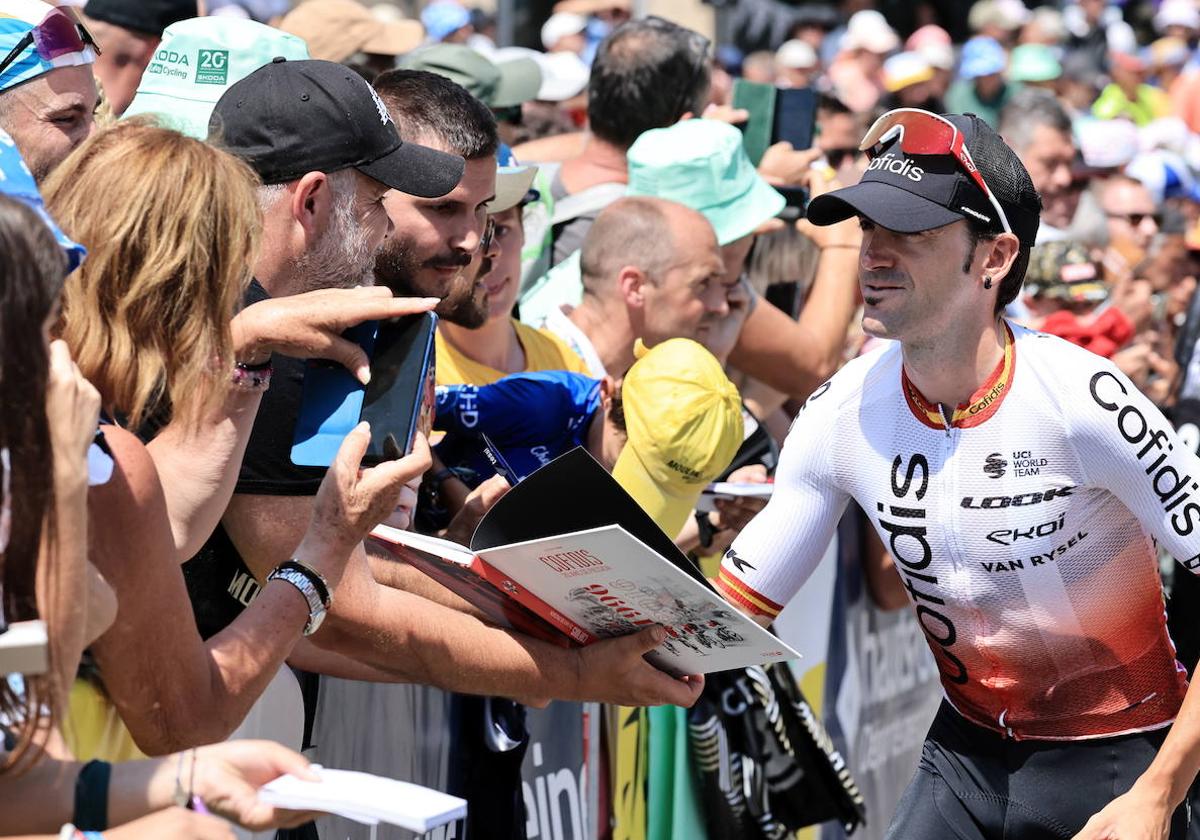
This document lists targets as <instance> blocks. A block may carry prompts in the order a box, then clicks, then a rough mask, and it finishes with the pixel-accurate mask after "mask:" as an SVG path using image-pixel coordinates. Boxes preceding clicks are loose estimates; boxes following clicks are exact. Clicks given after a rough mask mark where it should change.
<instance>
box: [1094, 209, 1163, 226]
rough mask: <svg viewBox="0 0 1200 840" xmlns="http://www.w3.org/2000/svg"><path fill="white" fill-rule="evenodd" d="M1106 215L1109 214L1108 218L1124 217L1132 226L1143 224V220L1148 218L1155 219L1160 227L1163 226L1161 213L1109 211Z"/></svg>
mask: <svg viewBox="0 0 1200 840" xmlns="http://www.w3.org/2000/svg"><path fill="white" fill-rule="evenodd" d="M1104 215H1105V216H1108V218H1110V219H1124V220H1125V221H1127V222H1129V224H1130V225H1131V226H1132V227H1139V226H1141V224H1142V222H1144V221H1145V220H1146V219H1151V220H1153V221H1154V224H1155V225H1158V226H1159V227H1161V226H1162V214H1161V213H1108V212H1106V213H1105V214H1104Z"/></svg>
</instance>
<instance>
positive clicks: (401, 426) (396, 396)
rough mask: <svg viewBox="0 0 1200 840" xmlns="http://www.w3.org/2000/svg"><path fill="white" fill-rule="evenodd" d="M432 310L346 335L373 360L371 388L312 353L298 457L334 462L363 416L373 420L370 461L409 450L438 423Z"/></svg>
mask: <svg viewBox="0 0 1200 840" xmlns="http://www.w3.org/2000/svg"><path fill="white" fill-rule="evenodd" d="M436 327H437V316H436V315H434V314H433V313H432V312H426V313H423V314H421V315H409V316H406V317H404V318H396V319H394V320H391V321H384V322H382V323H377V322H369V323H366V324H360V325H359V326H357V327H354V328H353V329H351V330H347V331H346V332H345V333H344V334H343V335H344V337H345V338H347V339H349V340H351V341H354V342H355V343H357V344H358V345H359V346H361V347H362V348H363V350H365V351H366V353H367V355H368V356H369V357H370V359H371V382H370V384H369V385H368V386H366V387H365V388H364V387H363V385H362V384H361V383H359V382H358V380H356V379H355V378H354V377H353V376H352V375H351V374H350V372H349V371H348V370H346V369H345V368H344V367H342V366H341V365H339V364H337V363H336V362H330V361H326V360H324V359H310V360H309V361H308V363H307V364H306V366H305V370H304V392H303V396H302V397H301V400H300V413H299V416H298V417H297V418H296V426H295V432H294V436H293V445H292V453H291V455H292V463H293V464H297V465H299V466H307V467H328V466H329V465H330V464H331V463H333V459H334V456H336V455H337V451H338V448H339V447H340V446H341V445H342V440H343V439H345V437H346V435H347V434H349V433H350V430H351V429H353V428H354V427H355V426H356V425H357V424H358V422H359V421H360V420H366V421H367V422H369V423H370V424H371V442H370V444H369V445H368V447H367V452H366V454H365V455H364V456H363V463H364V464H367V465H368V466H369V465H372V464H378V463H380V462H381V461H388V460H392V459H394V458H399V457H401V456H403V455H404V454H405V453H407V452H408V449H409V447H410V446H411V445H412V440H413V436H414V435H415V433H416V432H417V431H418V430H422V431H425V432H426V434H428V430H429V428H430V427H431V426H432V423H433V404H434V403H433V401H434V359H433V355H434V353H433V346H434V333H435V330H436Z"/></svg>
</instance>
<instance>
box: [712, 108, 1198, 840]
mask: <svg viewBox="0 0 1200 840" xmlns="http://www.w3.org/2000/svg"><path fill="white" fill-rule="evenodd" d="M861 146H862V149H863V150H864V151H866V152H867V154H868V156H869V158H870V163H869V165H868V167H867V171H866V173H865V174H864V175H863V178H862V180H861V181H860V182H859V183H858V184H856V185H854V186H852V187H848V188H845V189H840V190H836V191H834V192H831V193H827V194H825V195H822V196H819V197H817V198H815V199H814V200H813V201H812V203H811V204H810V205H809V208H808V217H809V219H810V220H811V221H812V222H813V223H815V224H818V225H828V224H833V223H835V222H839V221H842V220H845V219H848V218H852V217H857V218H858V221H859V224H860V226H861V227H862V230H863V241H862V246H861V249H860V255H859V286H860V289H861V291H862V295H863V300H864V309H863V319H862V324H863V329H864V331H865V332H867V333H869V334H870V335H872V336H876V337H879V338H886V339H892V340H891V341H889V342H887V345H886V346H884V347H881V348H879V350H878V351H877V352H874V353H870V354H867V355H865V356H862V357H860V358H859V359H856V360H855V361H853V362H851V363H849V364H848V365H846V366H845V367H844V368H842V370H841V371H839V372H838V373H837V375H835V376H834V377H833V378H832V379H830V380H829V381H828V382H826V383H825V384H824V385H822V386H821V387H820V388H818V389H817V390H816V391H815V392H814V393H813V395H812V397H810V398H809V400H808V402H807V403H806V404H805V406H804V409H803V411H801V413H800V414H799V415H798V416H797V418H796V422H795V423H794V424H793V426H792V429H791V431H790V432H789V435H788V438H787V441H786V443H785V445H784V448H783V451H782V454H781V457H780V464H779V468H778V471H777V473H776V479H775V492H774V496H773V497H772V499H771V501H770V503H769V504H768V505H767V507H766V509H765V510H764V511H763V512H762V513H760V514H759V515H758V516H757V517H756V518H755V519H754V521H752V522H751V523H750V525H749V526H748V527H747V528H746V529H745V530H744V531H743V532H742V533H741V535H740V536H739V537H738V538H737V539H736V540H735V541H734V543H733V545H732V546H731V548H730V550H729V551H728V552H727V553H726V555H725V558H724V560H723V562H722V566H721V570H720V573H719V577H718V588H720V589H721V590H722V592H723V593H724V594H725V596H726V597H727V598H729V600H730V601H732V602H733V603H735V604H738V605H739V606H741V607H742V608H743V609H745V610H746V611H747V612H749V613H751V614H752V615H754V616H756V617H757V618H758V619H760V620H761V621H763V622H764V623H766V622H768V621H770V620H771V619H772V618H773V617H774V616H775V615H776V614H777V613H778V612H779V611H780V610H781V609H782V607H783V606H784V605H785V604H786V603H787V602H788V601H789V600H790V599H791V598H792V597H793V596H794V595H795V593H796V591H797V590H798V589H799V588H800V586H801V585H802V584H803V583H804V581H805V580H806V579H807V578H808V576H809V575H810V574H811V573H812V571H813V569H814V568H815V566H816V564H817V563H818V562H819V560H820V558H821V555H822V553H823V552H824V550H825V547H826V545H827V543H828V541H829V538H830V536H831V534H832V533H833V530H834V528H836V525H837V521H838V519H839V518H840V516H841V513H842V511H843V510H844V509H845V507H846V505H847V504H848V502H849V501H850V499H854V500H855V501H856V502H857V503H858V505H859V506H860V507H861V508H862V510H863V511H865V512H866V514H867V516H868V517H869V518H870V519H871V520H872V522H873V524H874V525H875V528H876V530H877V532H878V533H879V536H880V538H881V540H882V541H883V543H884V545H885V546H887V547H888V551H889V552H890V554H891V556H892V558H893V559H894V561H895V568H896V570H897V572H898V574H899V576H900V579H901V581H902V583H903V585H904V587H905V589H906V590H907V591H908V593H909V596H910V599H911V600H912V602H913V606H914V608H915V610H916V616H917V620H918V622H919V623H920V625H921V628H922V630H923V632H924V634H925V636H926V640H927V642H928V644H929V647H930V651H931V653H932V655H933V659H934V661H935V662H936V663H937V666H938V670H939V672H940V676H941V681H942V687H943V691H944V693H945V697H946V701H945V702H944V703H943V705H942V708H941V709H940V711H939V712H938V715H937V717H936V719H935V721H934V723H933V725H932V727H931V728H930V730H929V733H928V735H927V736H926V741H925V746H924V750H923V754H922V759H921V763H920V766H919V767H918V768H917V771H916V774H915V776H914V778H913V781H912V783H911V784H910V786H909V788H908V790H907V791H906V793H905V794H904V796H903V797H902V798H901V800H900V803H899V805H898V808H897V811H896V814H895V816H894V818H893V820H892V824H891V827H890V828H889V830H888V832H887V834H886V835H885V836H886V837H887V838H888V840H927V838H950V837H954V838H958V840H1002V838H1009V837H1021V838H1026V837H1070V836H1072V835H1073V834H1074V833H1075V832H1078V831H1080V830H1081V829H1084V834H1083V835H1082V836H1085V837H1087V838H1089V840H1102V838H1117V837H1120V838H1128V837H1137V838H1150V837H1154V838H1156V840H1160V839H1161V838H1166V837H1168V836H1170V837H1171V838H1173V840H1175V839H1176V838H1183V837H1185V836H1190V835H1187V834H1186V832H1187V830H1188V829H1187V822H1188V815H1187V813H1186V810H1185V809H1181V808H1178V806H1179V804H1180V803H1181V802H1182V801H1183V799H1184V797H1185V795H1186V793H1187V789H1188V786H1189V785H1190V784H1191V781H1192V777H1193V775H1194V773H1195V769H1196V761H1197V760H1198V758H1197V757H1198V756H1200V749H1197V745H1198V744H1200V737H1197V734H1196V733H1197V732H1200V715H1198V714H1197V712H1196V711H1194V710H1190V706H1189V705H1188V704H1184V702H1183V701H1184V696H1185V693H1186V692H1187V680H1186V677H1185V676H1184V673H1185V672H1184V669H1183V668H1182V666H1180V665H1179V664H1178V663H1177V662H1176V659H1175V649H1174V646H1173V645H1172V643H1171V639H1170V636H1169V635H1168V632H1167V628H1166V622H1165V618H1164V609H1163V599H1162V587H1161V583H1160V580H1159V572H1158V557H1157V551H1156V548H1155V540H1157V542H1158V545H1161V546H1163V547H1164V548H1166V549H1167V550H1168V551H1170V552H1171V553H1172V554H1173V555H1174V556H1175V557H1177V558H1179V559H1180V560H1181V561H1183V562H1184V564H1185V565H1186V566H1187V567H1188V568H1190V569H1193V570H1194V569H1196V568H1197V567H1198V566H1200V559H1198V558H1200V527H1197V525H1200V492H1197V491H1198V490H1200V486H1198V485H1197V482H1196V481H1194V480H1193V478H1192V477H1193V476H1198V475H1200V459H1198V458H1197V457H1196V456H1195V455H1194V454H1193V452H1192V449H1191V447H1189V446H1185V445H1183V444H1182V443H1181V442H1180V441H1179V440H1178V439H1177V438H1176V437H1175V433H1174V431H1173V430H1172V427H1171V425H1170V423H1169V422H1168V421H1167V420H1166V419H1165V418H1164V417H1163V416H1162V414H1161V413H1160V412H1159V411H1158V409H1157V408H1156V407H1155V406H1154V405H1153V404H1152V403H1151V402H1150V401H1149V400H1147V399H1146V398H1145V397H1144V396H1142V395H1141V394H1139V393H1138V391H1137V389H1136V388H1135V387H1134V386H1133V384H1132V383H1131V382H1130V381H1129V379H1128V378H1127V377H1125V375H1124V374H1122V373H1121V372H1120V371H1119V370H1118V369H1117V368H1116V367H1115V366H1113V365H1112V363H1111V362H1109V361H1108V360H1106V359H1104V358H1102V357H1100V356H1096V355H1094V354H1092V353H1089V352H1088V351H1086V350H1083V349H1082V348H1079V347H1076V346H1075V345H1072V344H1069V343H1067V342H1065V341H1062V340H1060V339H1057V338H1054V337H1051V336H1048V335H1044V334H1041V333H1036V332H1032V331H1030V330H1026V329H1023V328H1022V327H1020V326H1017V325H1015V324H1011V323H1009V322H1008V321H1006V320H1005V319H1004V317H1003V312H1004V307H1005V306H1006V305H1007V304H1008V303H1009V302H1011V301H1012V300H1013V298H1014V297H1015V296H1016V294H1017V293H1018V291H1019V290H1020V287H1021V283H1022V280H1023V277H1024V274H1025V270H1026V267H1027V266H1028V262H1029V253H1030V249H1031V246H1032V245H1033V243H1034V239H1035V237H1036V235H1037V230H1038V217H1039V213H1040V210H1041V203H1040V200H1039V198H1038V195H1037V192H1036V191H1035V190H1034V188H1033V183H1032V181H1031V179H1030V177H1029V173H1028V172H1027V171H1026V170H1025V167H1024V166H1023V165H1022V163H1021V161H1020V159H1019V158H1018V157H1017V155H1016V154H1015V153H1014V152H1013V150H1012V149H1011V148H1009V147H1008V146H1007V145H1006V144H1005V142H1004V141H1003V140H1002V139H1001V138H1000V136H999V135H997V134H996V133H995V132H994V131H993V130H992V129H991V128H989V127H988V126H987V124H985V123H984V122H982V121H981V120H980V119H978V118H977V117H975V116H973V115H960V114H955V115H949V116H938V115H936V114H932V113H928V112H925V111H915V110H911V109H903V110H897V111H892V112H889V113H887V114H884V115H883V116H882V117H880V118H879V120H878V121H877V122H876V123H875V125H873V126H872V128H871V129H870V130H869V131H868V132H867V135H866V137H865V138H864V139H863V142H862V144H861ZM1189 702H1190V703H1191V706H1194V705H1195V698H1193V699H1192V700H1191V701H1189ZM1181 706H1182V707H1183V709H1182V711H1181ZM1177 715H1178V716H1179V722H1178V723H1176V727H1175V729H1176V730H1179V728H1180V727H1181V726H1183V725H1184V724H1183V721H1184V720H1185V719H1186V720H1187V724H1186V730H1184V733H1180V732H1178V731H1173V732H1172V736H1171V737H1170V738H1167V737H1166V734H1167V731H1168V727H1170V725H1171V723H1172V721H1173V720H1175V719H1176V716H1177ZM1160 747H1161V750H1160ZM1156 755H1157V758H1156ZM1148 768H1150V769H1148ZM1131 788H1132V791H1133V792H1132V793H1131V794H1129V795H1128V796H1123V797H1121V798H1120V799H1118V800H1117V801H1116V802H1114V803H1113V804H1112V805H1109V801H1110V800H1111V799H1112V798H1113V797H1114V796H1117V795H1118V794H1122V793H1125V792H1126V791H1129V790H1131ZM1106 805H1109V807H1108V809H1107V810H1106V811H1105V813H1104V814H1103V815H1102V816H1101V817H1099V818H1097V819H1096V820H1093V821H1092V822H1090V823H1089V818H1091V817H1092V815H1093V814H1095V813H1096V812H1097V811H1099V810H1101V809H1102V808H1105V806H1106ZM1085 825H1086V826H1087V827H1086V829H1085ZM1151 827H1152V828H1153V830H1152V831H1151V830H1150V828H1151ZM1110 830H1111V831H1110Z"/></svg>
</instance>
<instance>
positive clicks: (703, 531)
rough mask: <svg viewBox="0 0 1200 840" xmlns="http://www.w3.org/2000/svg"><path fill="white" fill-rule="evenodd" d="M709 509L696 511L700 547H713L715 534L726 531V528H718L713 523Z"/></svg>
mask: <svg viewBox="0 0 1200 840" xmlns="http://www.w3.org/2000/svg"><path fill="white" fill-rule="evenodd" d="M708 514H709V512H708V511H700V510H698V511H696V528H697V529H698V530H699V532H700V537H699V539H700V547H701V548H712V544H713V536H715V535H716V534H719V533H720V532H721V531H724V530H725V529H724V528H717V527H715V526H714V525H713V524H712V520H711V519H709V518H708Z"/></svg>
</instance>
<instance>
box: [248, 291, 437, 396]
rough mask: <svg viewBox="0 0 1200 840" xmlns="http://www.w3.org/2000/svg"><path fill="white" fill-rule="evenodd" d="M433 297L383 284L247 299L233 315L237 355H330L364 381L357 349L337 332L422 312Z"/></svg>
mask: <svg viewBox="0 0 1200 840" xmlns="http://www.w3.org/2000/svg"><path fill="white" fill-rule="evenodd" d="M437 304H438V298H406V297H394V296H393V295H392V291H391V289H388V288H386V287H384V286H359V287H356V288H353V289H319V290H317V291H314V292H305V293H304V294H301V295H289V296H286V297H278V298H270V299H268V300H263V301H259V302H258V303H254V304H251V305H250V306H247V307H246V308H245V309H243V310H242V311H241V312H239V313H238V314H237V317H235V318H234V319H233V324H232V325H231V329H232V331H233V344H234V348H235V353H236V355H237V360H238V361H239V362H246V363H248V364H259V363H262V362H265V361H267V359H269V358H270V357H271V354H272V353H280V354H281V355H284V356H293V357H295V358H300V359H307V358H320V359H331V360H333V361H335V362H339V363H340V364H342V365H344V366H345V367H346V369H347V370H349V371H350V372H351V373H353V374H354V376H355V378H357V379H358V381H359V382H362V383H363V384H364V385H365V384H367V382H368V381H369V380H370V378H371V372H370V363H369V362H370V360H369V359H368V358H367V354H366V353H364V352H363V349H362V348H361V347H359V346H358V345H357V344H355V343H354V342H353V341H349V340H347V339H345V338H342V335H341V334H342V333H343V332H345V331H346V330H347V329H349V328H350V327H353V326H356V325H358V324H361V323H362V322H363V321H382V320H385V319H387V318H399V317H401V316H404V315H415V314H417V313H420V312H428V311H429V310H431V309H433V308H434V307H435V306H437Z"/></svg>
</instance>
